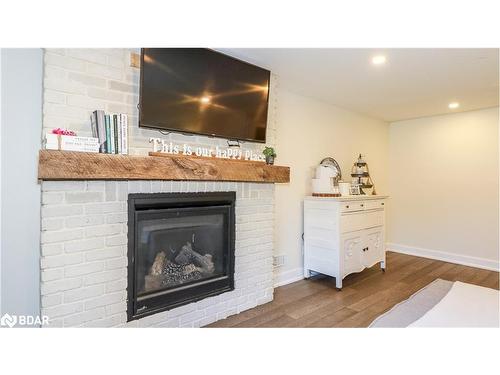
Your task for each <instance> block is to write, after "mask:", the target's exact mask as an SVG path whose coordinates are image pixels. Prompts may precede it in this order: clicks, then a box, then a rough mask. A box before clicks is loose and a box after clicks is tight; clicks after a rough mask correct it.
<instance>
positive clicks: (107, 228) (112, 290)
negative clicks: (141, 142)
mask: <svg viewBox="0 0 500 375" xmlns="http://www.w3.org/2000/svg"><path fill="white" fill-rule="evenodd" d="M207 191H235V192H236V212H235V214H236V242H235V290H233V291H231V292H226V293H223V294H220V295H218V296H214V297H208V298H206V299H204V300H201V301H199V302H195V303H191V304H188V305H184V306H181V307H178V308H175V309H172V310H170V311H166V312H161V313H158V314H155V315H151V316H148V317H145V318H141V319H139V320H134V321H131V322H129V323H127V314H126V309H127V303H126V298H127V292H126V288H127V198H128V194H129V193H159V192H207ZM273 229H274V185H273V184H257V183H228V182H189V181H182V182H179V181H177V182H172V181H44V182H43V183H42V237H41V242H42V245H41V251H42V258H41V298H42V300H41V304H42V314H43V315H47V316H48V317H49V318H50V325H49V326H51V327H78V326H84V327H112V326H139V327H146V326H156V327H200V326H204V325H207V324H210V323H212V322H215V321H217V320H220V319H224V318H226V317H227V316H229V315H233V314H237V313H239V312H241V311H244V310H247V309H250V308H252V307H255V306H257V305H260V304H263V303H266V302H269V301H271V300H272V299H273V267H272V254H273Z"/></svg>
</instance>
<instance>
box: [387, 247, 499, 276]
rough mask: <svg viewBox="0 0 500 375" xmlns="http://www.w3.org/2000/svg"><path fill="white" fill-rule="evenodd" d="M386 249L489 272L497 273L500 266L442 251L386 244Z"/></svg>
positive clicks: (487, 260)
mask: <svg viewBox="0 0 500 375" xmlns="http://www.w3.org/2000/svg"><path fill="white" fill-rule="evenodd" d="M386 248H387V250H388V251H394V252H395V253H402V254H408V255H415V256H419V257H423V258H430V259H436V260H442V261H445V262H450V263H456V264H462V265H464V266H470V267H476V268H483V269H485V270H490V271H499V270H500V264H499V262H497V261H494V260H491V259H485V258H478V257H473V256H469V255H460V254H452V253H448V252H444V251H438V250H431V249H423V248H420V247H414V246H406V245H400V244H395V243H387V244H386Z"/></svg>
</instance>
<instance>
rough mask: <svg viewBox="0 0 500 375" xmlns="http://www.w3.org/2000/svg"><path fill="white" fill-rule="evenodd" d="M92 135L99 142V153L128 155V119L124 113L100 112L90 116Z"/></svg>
mask: <svg viewBox="0 0 500 375" xmlns="http://www.w3.org/2000/svg"><path fill="white" fill-rule="evenodd" d="M90 121H91V125H92V135H93V136H94V137H95V138H97V139H98V140H99V152H101V153H105V154H128V118H127V115H126V114H124V113H119V114H107V113H105V112H104V111H102V110H97V111H94V112H92V115H91V116H90Z"/></svg>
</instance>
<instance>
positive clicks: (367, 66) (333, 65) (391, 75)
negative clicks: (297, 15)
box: [220, 48, 499, 121]
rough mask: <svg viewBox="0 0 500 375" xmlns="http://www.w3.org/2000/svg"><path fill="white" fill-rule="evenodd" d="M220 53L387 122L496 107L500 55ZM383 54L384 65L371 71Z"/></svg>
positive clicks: (308, 51) (455, 51)
mask: <svg viewBox="0 0 500 375" xmlns="http://www.w3.org/2000/svg"><path fill="white" fill-rule="evenodd" d="M220 50H221V51H223V52H224V53H227V54H229V55H232V56H234V57H238V58H240V59H242V60H246V61H248V62H252V63H254V64H257V65H260V66H263V67H265V68H268V69H270V70H271V71H273V72H274V73H276V74H277V75H278V76H279V84H280V86H282V87H285V88H286V89H288V90H290V91H293V92H296V93H298V94H302V95H305V96H309V97H313V98H317V99H320V100H324V101H326V102H328V103H331V104H334V105H336V106H339V107H343V108H346V109H349V110H352V111H355V112H359V113H363V114H366V115H369V116H371V117H375V118H378V119H382V120H385V121H397V120H403V119H410V118H417V117H424V116H432V115H439V114H445V113H450V112H461V111H470V110H474V109H479V108H488V107H493V106H498V91H499V85H498V75H499V66H498V49H379V50H374V49H340V48H331V49H305V48H297V49H279V48H267V49H264V48H248V49H245V48H231V49H220ZM378 54H383V55H385V56H386V57H387V62H386V64H384V65H380V66H375V65H373V64H372V63H371V58H372V56H374V55H378ZM452 101H457V102H459V103H460V107H459V108H458V109H456V110H454V111H451V110H450V109H448V104H449V103H450V102H452Z"/></svg>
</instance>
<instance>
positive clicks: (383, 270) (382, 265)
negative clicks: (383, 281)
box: [380, 260, 385, 272]
mask: <svg viewBox="0 0 500 375" xmlns="http://www.w3.org/2000/svg"><path fill="white" fill-rule="evenodd" d="M380 268H381V269H382V272H385V260H383V261H382V262H380Z"/></svg>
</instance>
